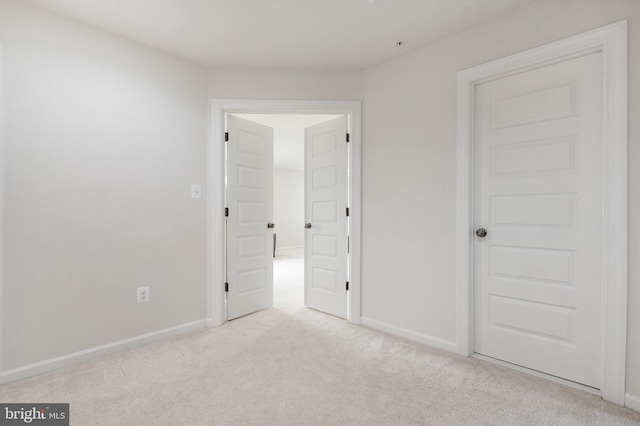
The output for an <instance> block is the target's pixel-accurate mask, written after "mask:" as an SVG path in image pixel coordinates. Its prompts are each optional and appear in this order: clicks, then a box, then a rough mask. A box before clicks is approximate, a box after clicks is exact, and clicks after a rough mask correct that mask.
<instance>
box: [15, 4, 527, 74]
mask: <svg viewBox="0 0 640 426" xmlns="http://www.w3.org/2000/svg"><path fill="white" fill-rule="evenodd" d="M19 1H21V2H24V3H32V4H36V5H39V6H42V7H44V8H47V9H50V10H52V11H54V12H56V13H59V14H62V15H66V16H69V17H71V18H74V19H77V20H79V21H83V22H86V23H88V24H90V25H93V26H96V27H99V28H102V29H104V30H107V31H110V32H113V33H116V34H119V35H122V36H124V37H127V38H129V39H132V40H135V41H137V42H140V43H143V44H146V45H149V46H152V47H155V48H158V49H160V50H163V51H166V52H170V53H173V54H175V55H177V56H180V57H183V58H186V59H190V60H192V61H195V62H198V63H201V64H203V65H208V66H211V67H242V68H292V69H366V68H369V67H371V66H374V65H376V64H379V63H382V62H384V61H387V60H389V59H391V58H393V57H395V56H399V55H402V54H404V53H406V52H408V51H410V50H413V49H416V48H419V47H422V46H425V45H427V44H429V43H431V42H433V41H435V40H437V39H440V38H443V37H446V36H448V35H451V34H454V33H456V32H459V31H461V30H464V29H466V28H469V27H472V26H474V25H477V24H479V23H481V22H483V21H485V20H487V19H490V18H492V17H494V16H497V15H500V14H504V13H506V12H508V11H510V10H512V9H515V8H518V7H520V6H523V5H525V4H527V3H532V2H533V1H535V0H19ZM399 40H402V41H404V44H403V45H402V46H397V45H396V42H397V41H399Z"/></svg>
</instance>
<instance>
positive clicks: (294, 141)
mask: <svg viewBox="0 0 640 426" xmlns="http://www.w3.org/2000/svg"><path fill="white" fill-rule="evenodd" d="M234 115H235V116H237V117H240V118H244V119H247V120H251V121H255V122H256V123H260V124H264V125H265V126H269V127H271V128H272V129H273V166H274V167H279V168H282V169H290V170H299V171H303V170H304V129H306V128H307V127H309V126H313V125H314V124H319V123H322V122H325V121H327V120H331V119H332V118H336V117H339V116H338V115H299V114H234Z"/></svg>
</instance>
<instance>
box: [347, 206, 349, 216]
mask: <svg viewBox="0 0 640 426" xmlns="http://www.w3.org/2000/svg"><path fill="white" fill-rule="evenodd" d="M347 216H349V207H347Z"/></svg>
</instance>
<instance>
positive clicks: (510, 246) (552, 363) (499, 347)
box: [474, 53, 603, 388]
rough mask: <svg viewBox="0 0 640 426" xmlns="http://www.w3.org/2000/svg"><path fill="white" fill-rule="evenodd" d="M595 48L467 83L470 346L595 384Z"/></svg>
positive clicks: (598, 215) (598, 176)
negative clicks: (471, 108) (471, 96)
mask: <svg viewBox="0 0 640 426" xmlns="http://www.w3.org/2000/svg"><path fill="white" fill-rule="evenodd" d="M601 60H602V58H601V54H600V53H594V54H589V55H585V56H582V57H579V58H575V59H571V60H567V61H564V62H561V63H557V64H553V65H548V66H545V67H542V68H539V69H536V70H532V71H527V72H524V73H520V74H516V75H512V76H508V77H504V78H500V79H497V80H493V81H490V82H487V83H483V84H480V85H478V86H477V87H476V92H475V122H474V158H475V160H474V173H475V176H474V177H475V179H474V186H475V194H474V220H475V223H476V228H481V227H482V228H486V229H487V232H488V234H487V236H486V237H484V238H481V237H475V242H474V253H475V254H474V261H475V265H474V274H475V278H474V297H475V301H474V303H475V313H474V315H475V318H474V328H475V329H474V338H475V341H474V349H475V352H477V353H480V354H483V355H486V356H489V357H493V358H497V359H500V360H503V361H507V362H510V363H513V364H517V365H520V366H523V367H526V368H530V369H533V370H537V371H541V372H544V373H547V374H551V375H554V376H558V377H561V378H564V379H567V380H571V381H574V382H578V383H581V384H584V385H587V386H591V387H594V388H599V387H600V386H601V372H600V369H601V368H600V366H601V363H600V356H601V354H600V352H601V347H602V346H601V302H602V296H601V292H602V281H601V280H602V267H601V265H602V253H601V251H602V229H603V228H602V170H601V155H602V154H601V146H602V140H601V138H602V75H601V66H602V65H601V64H602V61H601Z"/></svg>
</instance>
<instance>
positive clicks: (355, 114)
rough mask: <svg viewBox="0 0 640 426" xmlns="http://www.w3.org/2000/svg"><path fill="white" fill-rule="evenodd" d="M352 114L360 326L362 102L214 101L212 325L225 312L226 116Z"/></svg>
mask: <svg viewBox="0 0 640 426" xmlns="http://www.w3.org/2000/svg"><path fill="white" fill-rule="evenodd" d="M229 112H232V113H238V114H251V113H277V114H335V115H340V114H347V115H348V116H349V118H350V124H351V126H350V133H351V138H350V143H349V149H350V150H351V151H350V155H349V168H350V181H349V184H350V186H349V219H350V227H349V229H350V254H349V263H350V268H349V318H348V319H349V322H350V323H352V324H360V211H361V210H360V207H361V203H360V179H361V177H360V176H361V162H360V155H361V154H360V153H361V128H360V126H361V106H360V102H359V101H286V100H284V101H282V100H244V99H214V100H212V101H211V137H210V141H209V145H208V148H209V150H208V151H209V155H208V164H207V170H208V171H209V189H208V195H209V196H208V197H207V225H208V229H209V231H208V232H207V252H208V253H207V254H208V255H207V271H208V274H207V295H208V297H207V312H208V315H209V318H208V322H207V324H208V325H209V326H210V327H217V326H221V325H222V324H223V323H224V322H225V312H224V311H225V309H224V307H225V306H224V297H223V295H224V251H225V246H224V215H223V212H224V207H225V206H224V186H223V185H224V114H225V113H229Z"/></svg>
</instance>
